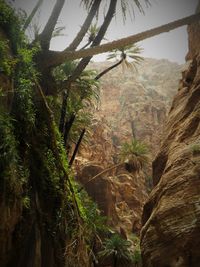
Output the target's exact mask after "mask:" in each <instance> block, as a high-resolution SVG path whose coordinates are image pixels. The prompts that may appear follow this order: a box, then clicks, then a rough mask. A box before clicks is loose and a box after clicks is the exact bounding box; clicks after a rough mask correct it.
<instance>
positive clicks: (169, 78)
mask: <svg viewBox="0 0 200 267" xmlns="http://www.w3.org/2000/svg"><path fill="white" fill-rule="evenodd" d="M109 65H111V63H110V62H107V63H105V62H104V63H93V65H92V67H93V68H96V69H97V70H98V72H100V71H102V70H103V69H105V68H106V67H108V66H109ZM181 70H182V66H180V65H178V64H177V63H172V62H169V61H168V60H165V59H163V60H156V59H151V58H147V59H145V60H144V61H143V62H142V63H141V65H140V66H139V67H138V70H137V71H131V70H128V69H126V70H124V71H123V69H122V68H121V67H120V66H119V67H118V68H116V69H113V70H112V71H110V72H108V73H107V74H106V75H104V76H103V77H102V78H101V105H100V108H99V110H98V112H97V116H101V117H103V118H104V120H106V121H107V124H108V126H109V127H110V129H111V130H112V138H113V139H115V140H116V141H117V140H120V142H121V143H122V142H124V141H129V140H130V139H131V138H132V137H133V136H134V137H135V138H137V139H140V140H142V141H143V142H145V143H146V144H148V145H149V147H150V151H151V152H152V155H153V156H154V155H155V154H156V152H157V151H158V147H159V142H160V135H161V132H162V126H163V123H164V121H165V119H166V115H167V113H168V110H169V107H170V105H171V101H172V97H173V96H174V94H175V92H176V90H177V87H178V82H179V80H180V78H181ZM117 145H119V143H118V144H117Z"/></svg>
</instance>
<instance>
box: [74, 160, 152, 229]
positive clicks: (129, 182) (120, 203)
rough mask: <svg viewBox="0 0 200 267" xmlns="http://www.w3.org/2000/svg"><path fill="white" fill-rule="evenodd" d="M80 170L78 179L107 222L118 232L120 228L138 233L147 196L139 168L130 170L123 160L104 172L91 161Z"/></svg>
mask: <svg viewBox="0 0 200 267" xmlns="http://www.w3.org/2000/svg"><path fill="white" fill-rule="evenodd" d="M80 170H81V171H80V173H78V176H77V178H78V180H79V181H80V183H81V184H82V185H83V187H84V188H85V189H86V191H87V192H88V194H89V196H90V197H91V198H92V199H93V200H94V201H95V202H96V203H97V204H98V208H99V209H100V211H101V214H102V215H103V216H106V217H107V223H108V224H109V225H110V226H112V227H113V228H114V229H116V230H117V231H119V232H120V229H123V230H124V231H125V232H126V233H127V234H128V233H132V232H133V233H137V234H138V233H139V231H140V229H141V220H140V218H141V215H142V208H143V205H144V203H145V201H146V199H147V197H148V194H147V189H146V184H145V177H144V174H143V172H142V170H138V171H137V172H132V173H130V172H128V171H127V170H126V169H125V164H120V166H119V167H117V168H116V169H114V170H111V171H108V172H103V171H104V169H103V168H102V167H100V166H99V165H97V164H92V163H87V164H84V165H83V167H82V168H81V169H80ZM100 173H102V174H101V175H98V174H100ZM97 175H98V176H97ZM95 176H97V177H96V178H94V177H95Z"/></svg>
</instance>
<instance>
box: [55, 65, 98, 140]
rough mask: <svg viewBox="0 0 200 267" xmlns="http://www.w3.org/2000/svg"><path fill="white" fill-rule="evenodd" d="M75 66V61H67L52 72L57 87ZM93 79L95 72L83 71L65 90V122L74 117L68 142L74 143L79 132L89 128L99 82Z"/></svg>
mask: <svg viewBox="0 0 200 267" xmlns="http://www.w3.org/2000/svg"><path fill="white" fill-rule="evenodd" d="M77 64H78V63H77V62H75V61H69V62H66V63H64V64H62V65H61V66H59V67H57V68H55V69H54V70H53V75H54V77H55V79H56V81H57V83H58V85H59V84H60V83H61V82H63V81H66V80H67V79H68V78H69V76H70V75H71V74H72V73H73V71H74V69H75V68H76V66H77ZM95 77H96V71H93V70H85V71H83V72H82V73H81V75H80V76H79V77H78V78H77V79H76V81H75V82H73V84H72V86H71V89H70V90H69V88H66V90H68V99H67V110H66V120H69V118H70V117H71V116H72V115H73V114H75V115H76V119H75V122H74V123H73V126H72V128H71V130H70V136H69V140H70V142H76V141H77V138H78V137H79V135H80V132H81V130H82V129H83V128H85V127H87V128H88V127H89V126H90V124H91V119H92V117H93V112H94V109H95V108H96V107H97V106H98V103H99V94H100V92H99V82H98V81H96V80H95V79H94V78H95ZM54 103H55V102H54ZM55 109H56V110H58V105H57V104H56V105H54V110H55ZM87 132H88V131H87Z"/></svg>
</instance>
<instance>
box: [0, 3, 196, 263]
mask: <svg viewBox="0 0 200 267" xmlns="http://www.w3.org/2000/svg"><path fill="white" fill-rule="evenodd" d="M41 2H42V1H41V0H39V1H38V2H37V5H36V7H35V11H37V9H38V8H39V6H40V4H41ZM64 2H65V1H64V0H57V1H56V4H55V7H54V9H53V11H52V14H51V16H50V18H49V20H48V22H47V24H46V26H45V27H44V30H43V31H42V32H41V33H39V34H38V35H36V36H35V37H36V38H35V40H31V42H30V41H29V40H28V39H27V37H26V35H25V33H24V31H25V29H26V28H27V27H28V26H29V24H30V21H31V18H32V16H34V12H35V11H34V12H33V13H32V14H31V15H30V16H29V17H28V16H26V15H25V16H24V13H21V14H17V15H16V13H15V11H14V9H13V8H11V7H10V6H9V5H8V4H7V3H6V2H5V1H4V0H0V37H1V39H0V86H1V87H0V104H1V105H0V199H1V206H0V211H1V214H2V217H1V219H0V220H1V221H0V223H1V232H0V243H1V249H0V261H1V262H0V265H1V266H10V267H12V266H16V267H19V266H49V267H51V266H52V267H53V266H59V267H62V266H69V267H70V266H71V267H72V266H76V267H79V266H91V265H92V262H93V265H94V266H95V264H96V263H97V261H98V259H101V257H105V255H106V253H107V252H106V250H107V251H108V249H110V248H111V247H112V246H113V247H114V250H115V251H117V255H120V253H122V254H123V255H122V256H123V257H124V259H125V260H130V261H131V262H132V261H133V260H132V258H131V257H129V256H130V250H129V243H128V241H125V240H121V239H120V238H119V236H116V235H113V236H112V233H111V232H110V230H109V229H108V228H107V227H106V226H105V222H104V218H102V217H101V215H100V212H99V210H98V208H97V206H96V204H94V203H93V202H92V201H91V200H90V198H89V197H88V195H87V193H86V192H85V191H84V190H80V185H79V184H78V183H77V182H76V181H75V179H74V174H73V171H72V168H71V165H72V164H73V160H74V158H75V156H76V153H77V149H78V146H79V145H80V143H81V141H82V138H83V136H84V134H85V131H86V129H85V128H86V126H87V125H88V124H89V121H90V118H91V105H95V104H96V101H97V100H98V78H99V77H98V75H97V73H94V72H93V71H92V72H91V71H90V72H88V71H86V70H85V68H86V66H87V64H88V63H89V62H90V59H91V55H92V53H93V52H92V53H91V54H90V53H89V54H86V56H87V57H85V58H83V59H82V60H80V61H77V62H74V61H73V62H72V61H70V60H69V59H70V56H69V54H68V52H73V53H71V55H72V54H73V59H77V58H80V57H81V56H80V55H79V52H78V51H76V49H77V47H78V46H79V44H80V43H81V41H82V39H83V37H84V36H85V35H87V33H88V30H89V29H90V30H91V32H92V35H91V34H90V36H89V40H88V41H89V43H88V44H87V45H89V44H91V47H94V46H95V47H98V46H99V45H100V43H101V41H102V39H103V38H104V35H105V33H106V31H107V28H108V26H109V24H110V22H111V20H112V18H113V16H114V14H115V12H116V4H117V1H116V0H111V1H110V4H109V6H108V8H107V13H106V14H105V20H104V21H103V23H102V25H100V27H93V28H91V24H92V21H93V19H94V18H95V16H96V14H97V13H98V10H99V6H100V4H101V1H100V0H95V1H83V2H84V4H85V6H86V8H88V9H89V11H88V16H87V18H86V20H85V22H84V24H83V27H82V28H81V29H80V32H79V33H78V34H77V36H76V38H75V39H74V41H73V42H72V43H71V44H70V45H69V46H68V47H67V48H66V49H65V51H64V52H63V53H61V54H59V53H56V52H52V51H50V50H49V47H50V41H51V38H52V36H53V32H54V29H55V26H56V23H57V20H58V17H59V14H60V12H61V10H62V7H63V5H64ZM102 2H103V1H102ZM133 2H134V3H135V4H136V6H137V7H138V8H139V10H140V11H141V12H143V8H142V5H141V4H140V2H139V1H133ZM145 2H146V3H149V1H148V0H145ZM126 10H127V2H126V1H122V11H123V14H124V16H125V14H126ZM195 18H196V17H195ZM187 21H188V20H187ZM182 23H183V22H182ZM184 23H186V22H184ZM170 27H171V26H170ZM173 27H176V26H173ZM95 28H96V29H95ZM167 29H168V28H167ZM95 31H97V32H96V33H95ZM145 38H147V37H145ZM129 44H130V43H129ZM118 47H119V48H120V49H121V52H122V55H123V56H124V50H123V49H122V48H121V47H122V45H121V44H119V45H118ZM113 48H116V47H113ZM95 49H96V48H95ZM85 51H86V50H85ZM89 51H90V50H89ZM95 53H96V52H95ZM122 59H123V60H124V59H125V58H124V57H122ZM66 60H67V61H66ZM86 113H87V114H86ZM134 145H135V144H134V143H133V144H132V148H130V147H129V148H128V149H129V150H128V151H125V152H126V153H129V152H130V153H132V154H133V155H135V156H140V155H141V156H142V157H141V162H140V163H141V164H142V162H143V160H144V157H143V156H144V154H145V153H146V152H145V151H144V150H145V149H143V148H142V147H137V148H138V149H139V150H140V151H139V152H138V153H139V154H137V155H136V154H135V153H136V152H135V150H134V149H135V147H134ZM74 147H75V148H74ZM124 149H125V150H127V147H124ZM143 152H144V153H143ZM100 237H105V238H107V239H105V242H104V243H103V248H104V249H103V252H102V253H98V252H99V250H101V248H102V243H101V238H100ZM108 237H110V238H109V239H108ZM119 244H123V251H119ZM138 251H139V250H136V251H135V253H136V256H137V255H138V253H139V252H138ZM132 254H134V252H132ZM109 255H112V253H111V254H109ZM109 255H107V256H108V257H109ZM99 257H100V258H99ZM120 257H121V256H120ZM117 261H118V258H117V257H115V258H114V263H113V264H114V265H115V266H117V264H118V263H117Z"/></svg>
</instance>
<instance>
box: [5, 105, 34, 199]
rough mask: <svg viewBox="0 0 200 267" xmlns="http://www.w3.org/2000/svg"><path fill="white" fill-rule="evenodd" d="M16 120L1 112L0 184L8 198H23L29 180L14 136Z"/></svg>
mask: <svg viewBox="0 0 200 267" xmlns="http://www.w3.org/2000/svg"><path fill="white" fill-rule="evenodd" d="M13 122H14V120H13V119H11V117H10V116H9V115H8V114H6V113H5V112H4V111H2V110H1V112H0V184H1V189H3V188H4V189H5V192H4V193H5V195H6V196H7V198H9V199H12V198H14V197H15V195H18V196H20V195H21V196H22V186H23V187H24V188H25V187H26V184H27V180H28V175H29V173H28V171H27V168H26V166H25V165H24V164H23V163H22V161H21V160H20V156H19V152H18V142H17V141H16V138H15V135H14V127H13Z"/></svg>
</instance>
